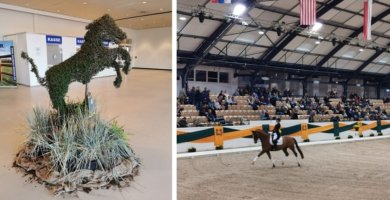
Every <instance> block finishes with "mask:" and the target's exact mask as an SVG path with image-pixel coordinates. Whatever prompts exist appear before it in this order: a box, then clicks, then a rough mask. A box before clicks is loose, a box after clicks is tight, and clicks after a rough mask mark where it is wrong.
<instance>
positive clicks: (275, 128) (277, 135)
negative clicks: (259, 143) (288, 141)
mask: <svg viewBox="0 0 390 200" xmlns="http://www.w3.org/2000/svg"><path fill="white" fill-rule="evenodd" d="M280 128H281V126H280V118H276V125H275V127H274V130H273V131H272V139H273V143H274V146H273V149H276V146H277V143H278V140H279V138H280V135H281V130H280ZM274 134H276V138H275V137H274V136H275V135H274Z"/></svg>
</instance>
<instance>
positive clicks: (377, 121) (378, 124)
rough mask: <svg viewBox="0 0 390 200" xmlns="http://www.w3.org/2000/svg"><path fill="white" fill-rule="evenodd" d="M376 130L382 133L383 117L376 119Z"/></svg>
mask: <svg viewBox="0 0 390 200" xmlns="http://www.w3.org/2000/svg"><path fill="white" fill-rule="evenodd" d="M376 132H377V133H378V134H379V133H382V120H381V119H378V120H376Z"/></svg>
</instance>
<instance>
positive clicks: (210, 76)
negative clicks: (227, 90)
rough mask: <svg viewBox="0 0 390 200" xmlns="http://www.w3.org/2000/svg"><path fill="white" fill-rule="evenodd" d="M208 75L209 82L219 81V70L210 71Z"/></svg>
mask: <svg viewBox="0 0 390 200" xmlns="http://www.w3.org/2000/svg"><path fill="white" fill-rule="evenodd" d="M207 75H208V76H207V82H214V83H216V82H218V72H212V71H208V72H207Z"/></svg>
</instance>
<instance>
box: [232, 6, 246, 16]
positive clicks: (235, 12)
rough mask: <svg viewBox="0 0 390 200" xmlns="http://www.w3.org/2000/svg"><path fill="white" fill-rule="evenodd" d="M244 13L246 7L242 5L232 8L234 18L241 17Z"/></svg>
mask: <svg viewBox="0 0 390 200" xmlns="http://www.w3.org/2000/svg"><path fill="white" fill-rule="evenodd" d="M245 11H246V6H245V5H244V4H241V3H239V4H236V6H234V8H233V15H235V16H241V15H242V14H244V12H245Z"/></svg>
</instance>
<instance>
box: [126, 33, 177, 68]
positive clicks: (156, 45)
mask: <svg viewBox="0 0 390 200" xmlns="http://www.w3.org/2000/svg"><path fill="white" fill-rule="evenodd" d="M135 40H136V44H135V51H134V56H133V57H134V60H133V61H134V65H133V66H134V67H139V68H156V69H172V29H171V27H165V28H154V29H146V30H138V31H136V38H135Z"/></svg>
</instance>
